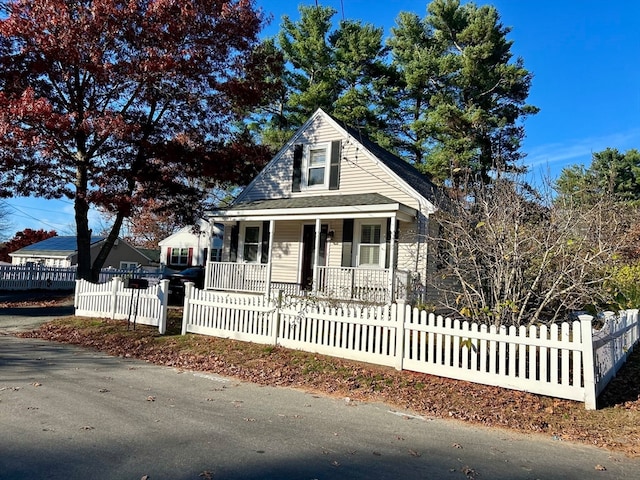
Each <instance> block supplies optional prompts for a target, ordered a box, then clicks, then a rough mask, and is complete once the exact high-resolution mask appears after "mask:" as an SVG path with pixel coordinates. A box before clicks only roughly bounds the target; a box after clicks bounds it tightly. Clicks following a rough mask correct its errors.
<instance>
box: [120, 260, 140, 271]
mask: <svg viewBox="0 0 640 480" xmlns="http://www.w3.org/2000/svg"><path fill="white" fill-rule="evenodd" d="M138 265H139V263H138V262H126V261H122V262H120V269H122V270H133V269H136V268H138Z"/></svg>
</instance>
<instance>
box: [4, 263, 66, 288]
mask: <svg viewBox="0 0 640 480" xmlns="http://www.w3.org/2000/svg"><path fill="white" fill-rule="evenodd" d="M75 284H76V268H75V267H67V268H64V267H45V266H43V265H34V264H30V265H0V290H34V289H46V290H73V288H74V286H75Z"/></svg>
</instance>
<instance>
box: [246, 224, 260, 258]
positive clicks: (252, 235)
mask: <svg viewBox="0 0 640 480" xmlns="http://www.w3.org/2000/svg"><path fill="white" fill-rule="evenodd" d="M261 240H262V237H261V235H260V226H259V225H247V226H246V227H245V230H244V239H243V243H242V260H243V261H244V262H247V263H259V262H260V250H261V248H260V246H261V244H262V242H261Z"/></svg>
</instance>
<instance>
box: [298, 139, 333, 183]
mask: <svg viewBox="0 0 640 480" xmlns="http://www.w3.org/2000/svg"><path fill="white" fill-rule="evenodd" d="M330 145H331V144H324V145H310V146H309V147H308V148H307V152H306V158H305V160H306V162H305V165H304V175H303V179H302V180H303V185H304V186H305V187H307V188H327V179H328V178H327V177H328V175H327V172H328V171H329V165H328V161H329V158H330V155H331V154H330V151H329V147H330Z"/></svg>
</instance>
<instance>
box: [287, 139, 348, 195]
mask: <svg viewBox="0 0 640 480" xmlns="http://www.w3.org/2000/svg"><path fill="white" fill-rule="evenodd" d="M341 150H342V148H341V142H340V140H334V141H332V142H327V143H319V144H311V145H303V144H298V145H295V147H294V153H293V181H292V187H291V190H292V191H293V192H300V191H302V190H323V189H324V190H337V189H338V188H339V187H340V157H341Z"/></svg>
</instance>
